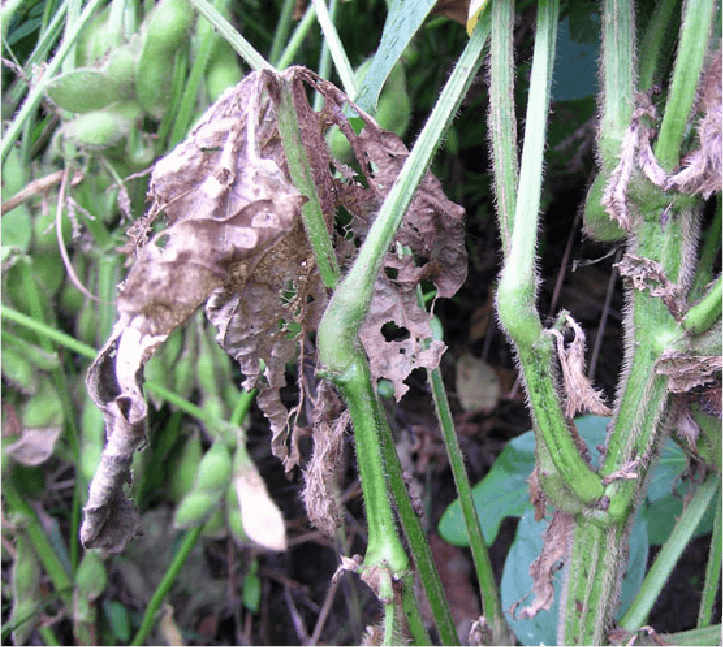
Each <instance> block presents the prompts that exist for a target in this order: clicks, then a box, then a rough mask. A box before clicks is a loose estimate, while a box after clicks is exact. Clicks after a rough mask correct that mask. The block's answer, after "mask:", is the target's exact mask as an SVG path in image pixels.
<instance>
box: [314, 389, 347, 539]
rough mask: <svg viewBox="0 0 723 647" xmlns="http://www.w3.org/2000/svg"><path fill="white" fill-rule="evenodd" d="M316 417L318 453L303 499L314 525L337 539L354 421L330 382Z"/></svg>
mask: <svg viewBox="0 0 723 647" xmlns="http://www.w3.org/2000/svg"><path fill="white" fill-rule="evenodd" d="M313 417H314V420H313V427H314V432H313V433H314V451H313V454H312V456H311V459H310V460H309V464H308V465H307V467H306V469H305V470H304V482H305V487H304V492H303V494H302V498H303V500H304V503H305V504H306V514H307V516H308V517H309V521H310V522H311V524H312V525H313V526H314V527H316V528H318V529H319V530H321V531H322V532H323V533H324V534H325V535H326V536H327V537H334V535H335V533H336V529H337V528H339V527H340V526H341V522H342V521H343V518H344V507H343V504H342V500H341V492H340V491H339V484H338V481H339V475H340V472H341V470H342V469H343V467H344V434H345V432H346V430H347V428H348V427H349V425H350V424H351V417H350V415H349V411H348V410H347V409H345V408H344V405H343V403H342V402H341V400H340V399H339V398H338V396H337V395H336V394H335V393H334V391H333V390H332V389H331V386H330V384H329V383H328V382H321V384H320V385H319V391H318V393H317V396H316V398H315V399H314V410H313Z"/></svg>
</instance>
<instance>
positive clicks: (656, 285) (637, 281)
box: [617, 253, 684, 319]
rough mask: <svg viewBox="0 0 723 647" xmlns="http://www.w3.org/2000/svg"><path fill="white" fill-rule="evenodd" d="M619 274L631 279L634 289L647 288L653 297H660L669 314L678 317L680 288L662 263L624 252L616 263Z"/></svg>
mask: <svg viewBox="0 0 723 647" xmlns="http://www.w3.org/2000/svg"><path fill="white" fill-rule="evenodd" d="M617 268H618V271H619V272H620V276H622V277H626V278H629V279H631V280H632V284H633V287H634V288H635V289H636V290H649V291H650V294H651V295H652V296H654V297H660V298H661V299H662V301H663V303H664V304H665V305H666V307H667V308H668V311H669V312H670V314H672V315H673V316H674V317H675V318H676V319H680V313H681V311H682V309H683V307H684V302H683V299H682V298H681V296H680V289H679V288H678V286H677V285H676V284H675V283H671V282H670V280H669V279H668V277H667V276H666V275H665V271H664V270H663V267H662V265H660V263H658V262H657V261H651V260H650V259H648V258H643V257H642V256H636V255H635V254H628V253H626V254H625V255H624V256H623V258H622V260H621V261H620V262H619V263H617Z"/></svg>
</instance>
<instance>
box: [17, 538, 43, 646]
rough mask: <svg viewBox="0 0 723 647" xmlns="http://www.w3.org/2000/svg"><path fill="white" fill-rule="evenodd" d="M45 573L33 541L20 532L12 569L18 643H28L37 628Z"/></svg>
mask: <svg viewBox="0 0 723 647" xmlns="http://www.w3.org/2000/svg"><path fill="white" fill-rule="evenodd" d="M42 574H43V571H42V567H41V565H40V561H39V560H38V556H37V555H36V554H35V551H34V550H33V547H32V545H31V543H30V540H29V539H28V538H27V537H26V536H25V534H24V533H23V532H19V533H18V535H17V544H16V552H15V562H14V563H13V570H12V591H13V595H12V597H13V608H12V612H11V616H10V623H11V624H12V626H14V627H15V628H14V629H13V643H14V644H16V645H24V644H25V643H26V642H27V641H28V638H30V634H31V633H32V631H33V629H34V628H35V624H36V622H37V618H36V614H37V610H38V600H40V599H41V595H40V578H41V577H42Z"/></svg>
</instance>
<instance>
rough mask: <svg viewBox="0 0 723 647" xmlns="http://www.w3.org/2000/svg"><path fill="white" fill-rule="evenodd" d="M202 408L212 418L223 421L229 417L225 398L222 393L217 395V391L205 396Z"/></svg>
mask: <svg viewBox="0 0 723 647" xmlns="http://www.w3.org/2000/svg"><path fill="white" fill-rule="evenodd" d="M201 408H202V409H203V410H204V411H205V412H206V415H207V416H208V417H209V418H210V419H212V420H215V421H218V422H221V421H223V420H226V419H227V418H228V415H227V408H226V402H225V400H224V399H223V398H222V397H221V396H220V395H216V394H215V393H214V394H211V395H207V396H204V398H203V403H202V404H201Z"/></svg>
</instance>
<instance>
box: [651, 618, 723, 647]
mask: <svg viewBox="0 0 723 647" xmlns="http://www.w3.org/2000/svg"><path fill="white" fill-rule="evenodd" d="M720 636H721V626H720V625H719V624H718V625H712V626H710V627H704V628H702V629H691V630H690V631H681V632H680V633H675V634H662V635H661V636H660V637H661V638H662V639H663V641H665V644H666V645H689V646H690V645H701V647H705V645H718V644H720V641H721V640H720Z"/></svg>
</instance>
